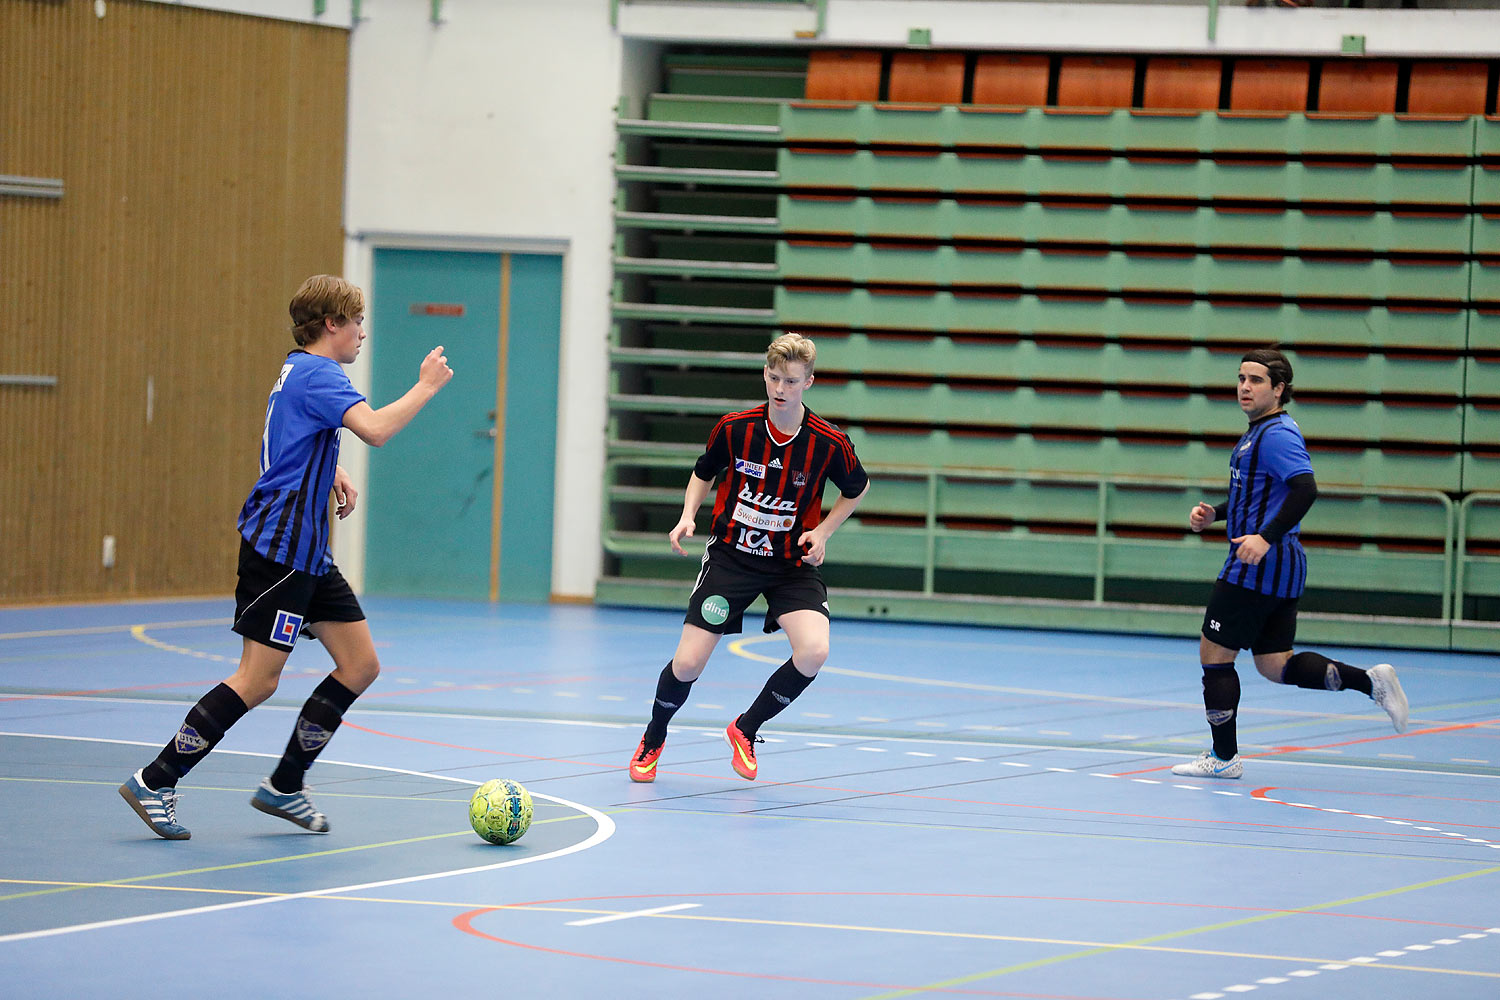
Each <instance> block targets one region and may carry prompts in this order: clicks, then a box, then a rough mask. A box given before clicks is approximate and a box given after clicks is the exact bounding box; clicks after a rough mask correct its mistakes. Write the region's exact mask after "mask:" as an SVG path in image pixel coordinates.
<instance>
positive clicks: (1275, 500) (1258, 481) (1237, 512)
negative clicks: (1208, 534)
mask: <svg viewBox="0 0 1500 1000" xmlns="http://www.w3.org/2000/svg"><path fill="white" fill-rule="evenodd" d="M1312 471H1313V467H1312V460H1311V459H1310V458H1308V455H1307V442H1306V441H1304V440H1303V438H1302V430H1301V428H1299V427H1298V426H1297V422H1296V421H1295V420H1293V419H1292V418H1291V417H1290V416H1288V415H1287V414H1286V413H1284V412H1283V413H1272V414H1269V415H1267V416H1264V417H1261V418H1260V419H1258V420H1256V421H1254V422H1253V423H1251V424H1250V426H1249V427H1248V428H1247V429H1246V430H1245V433H1244V435H1243V436H1242V437H1241V438H1240V440H1239V443H1237V444H1236V445H1235V446H1234V453H1233V454H1232V455H1231V456H1230V459H1229V502H1228V505H1227V511H1226V513H1227V519H1228V532H1229V537H1230V538H1239V537H1241V536H1244V535H1255V534H1259V533H1260V531H1261V529H1262V528H1263V527H1265V525H1266V524H1267V523H1268V522H1269V521H1270V520H1271V519H1272V518H1273V517H1275V516H1276V513H1277V511H1279V510H1281V505H1282V504H1283V503H1285V502H1286V497H1287V480H1289V479H1291V478H1292V477H1293V476H1299V475H1303V474H1308V475H1310V474H1311V473H1312ZM1298 530H1299V526H1297V525H1294V526H1292V527H1291V528H1290V529H1288V531H1287V533H1286V534H1285V535H1283V536H1282V538H1281V540H1280V541H1279V542H1277V543H1276V544H1275V545H1272V546H1271V547H1270V549H1269V550H1267V552H1266V554H1265V557H1264V558H1263V559H1262V560H1261V561H1260V564H1259V565H1258V566H1249V565H1246V564H1245V563H1242V562H1240V561H1239V560H1238V559H1236V558H1235V555H1234V550H1235V548H1236V547H1237V546H1236V545H1235V544H1234V543H1233V542H1231V543H1230V546H1229V555H1228V556H1227V557H1226V558H1225V560H1224V568H1223V569H1222V570H1220V572H1219V579H1221V580H1224V581H1225V582H1227V583H1233V584H1237V585H1238V586H1241V587H1246V588H1248V589H1250V590H1254V591H1256V592H1258V593H1262V594H1269V595H1271V596H1273V597H1300V596H1302V588H1303V586H1304V585H1305V584H1306V582H1307V553H1306V552H1305V551H1303V548H1302V541H1301V539H1300V538H1299V537H1298Z"/></svg>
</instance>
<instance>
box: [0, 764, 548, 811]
mask: <svg viewBox="0 0 1500 1000" xmlns="http://www.w3.org/2000/svg"><path fill="white" fill-rule="evenodd" d="M7 781H21V782H35V783H36V784H45V785H94V786H99V785H104V786H107V787H110V788H113V787H115V785H116V784H117V783H116V782H114V781H99V780H97V779H92V778H22V777H19V776H17V775H0V784H3V783H5V782H7ZM308 788H309V789H311V790H313V791H316V792H317V793H318V798H320V799H379V800H381V801H385V802H442V803H448V804H451V803H454V802H467V801H468V796H467V795H465V796H464V797H462V798H451V799H450V798H443V797H441V796H436V795H376V794H374V793H372V792H336V791H333V790H332V789H328V788H317V789H314V788H313V787H312V786H311V785H309V786H308ZM244 790H245V789H244V788H242V787H240V786H229V785H194V786H193V787H192V791H193V792H235V793H240V792H243V791H244ZM538 822H545V821H543V820H538Z"/></svg>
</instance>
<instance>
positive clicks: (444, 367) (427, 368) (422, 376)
mask: <svg viewBox="0 0 1500 1000" xmlns="http://www.w3.org/2000/svg"><path fill="white" fill-rule="evenodd" d="M452 377H453V369H452V368H449V367H448V359H447V358H445V357H444V356H443V347H442V345H441V344H439V345H438V346H437V347H434V348H433V349H432V350H430V351H428V352H427V357H425V358H423V359H422V369H421V371H420V372H419V373H418V375H417V380H418V381H420V382H422V383H423V384H425V385H427V386H428V387H430V388H431V389H432V390H433V391H434V392H436V391H437V390H439V389H441V388H442V387H443V386H445V385H447V384H448V380H449V379H451V378H452Z"/></svg>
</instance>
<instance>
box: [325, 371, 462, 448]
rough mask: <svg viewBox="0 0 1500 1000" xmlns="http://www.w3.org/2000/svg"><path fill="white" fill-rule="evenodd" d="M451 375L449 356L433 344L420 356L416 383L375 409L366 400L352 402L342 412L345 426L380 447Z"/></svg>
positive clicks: (419, 409) (367, 442)
mask: <svg viewBox="0 0 1500 1000" xmlns="http://www.w3.org/2000/svg"><path fill="white" fill-rule="evenodd" d="M452 377H453V369H452V368H449V367H448V359H447V358H446V357H444V356H443V349H442V347H440V346H439V347H434V348H433V349H432V350H431V351H428V352H427V357H425V358H423V359H422V367H421V369H420V370H419V371H418V373H417V384H416V385H414V386H412V387H411V388H410V389H408V390H406V394H405V395H403V396H402V397H401V398H400V399H397V400H395V401H394V402H391V403H387V404H386V405H384V406H382V407H381V408H380V409H378V410H377V409H374V408H372V407H371V406H370V404H369V403H355V404H354V405H353V406H351V407H349V409H348V410H346V411H345V412H344V426H345V427H347V428H349V429H350V430H351V431H353V432H354V433H355V434H356V435H357V436H358V437H359V439H360V440H361V441H363V442H364V443H365V444H367V445H370V446H371V447H374V448H379V447H380V446H381V445H383V444H385V443H386V442H387V441H389V440H390V439H391V438H393V437H395V436H396V434H397V433H398V432H399V431H400V430H401V428H403V427H405V426H406V425H407V424H409V423H411V419H412V417H415V416H416V415H417V414H418V413H419V412H420V411H421V409H422V407H424V406H426V405H427V404H428V403H429V402H430V401H431V400H432V397H433V396H436V395H437V394H438V390H439V389H441V388H442V387H443V386H445V385H447V384H448V380H449V379H451V378H452Z"/></svg>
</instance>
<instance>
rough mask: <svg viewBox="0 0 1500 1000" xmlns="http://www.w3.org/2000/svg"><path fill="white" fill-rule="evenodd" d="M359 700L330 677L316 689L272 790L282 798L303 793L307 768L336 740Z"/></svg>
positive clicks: (276, 772)
mask: <svg viewBox="0 0 1500 1000" xmlns="http://www.w3.org/2000/svg"><path fill="white" fill-rule="evenodd" d="M358 697H359V695H357V694H355V693H354V692H353V691H350V690H349V689H348V688H346V687H344V685H342V684H340V683H339V682H338V681H336V680H334V679H333V677H331V676H329V677H325V678H323V681H322V683H320V684H319V685H318V686H317V687H315V688H313V693H312V694H310V695H308V698H307V701H306V702H305V703H304V704H303V706H302V711H301V713H300V714H299V715H298V716H297V724H296V725H295V726H293V727H292V737H291V739H289V740H287V743H286V750H285V751H284V752H283V753H282V755H281V762H280V763H278V764H277V765H276V770H274V771H272V772H271V787H272V788H274V789H276V790H277V791H278V792H280V793H281V794H282V795H290V794H291V793H293V792H300V791H301V790H302V778H303V776H304V775H306V774H307V769H308V768H310V767H312V765H313V761H315V760H317V759H318V754H320V753H322V752H323V747H325V746H327V745H328V741H329V740H330V739H332V738H333V731H334V730H335V729H337V728H338V727H339V723H340V722H342V721H343V720H344V713H345V712H347V711H349V706H350V705H352V704H354V699H355V698H358Z"/></svg>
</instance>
